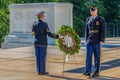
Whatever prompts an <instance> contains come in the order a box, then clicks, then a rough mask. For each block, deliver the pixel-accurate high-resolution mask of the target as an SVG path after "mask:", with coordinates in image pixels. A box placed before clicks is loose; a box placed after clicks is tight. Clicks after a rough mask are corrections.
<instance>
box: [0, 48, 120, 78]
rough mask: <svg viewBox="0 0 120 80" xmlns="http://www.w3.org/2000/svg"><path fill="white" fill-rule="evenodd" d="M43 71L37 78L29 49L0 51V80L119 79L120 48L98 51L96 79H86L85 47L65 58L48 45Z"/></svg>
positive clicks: (56, 49) (32, 49) (31, 50)
mask: <svg viewBox="0 0 120 80" xmlns="http://www.w3.org/2000/svg"><path fill="white" fill-rule="evenodd" d="M47 54H48V55H47V64H46V66H47V71H48V72H49V75H37V73H36V66H35V56H34V48H33V46H29V47H22V48H14V49H5V50H2V49H1V50H0V80H120V47H116V48H105V49H102V55H101V63H102V64H101V72H100V77H97V78H88V77H85V76H84V75H83V72H84V69H85V56H86V55H85V48H83V47H82V48H81V49H80V51H79V54H76V55H75V56H69V60H68V61H67V62H65V59H64V58H65V55H64V54H63V52H61V51H60V50H59V49H58V48H57V47H56V46H48V49H47Z"/></svg>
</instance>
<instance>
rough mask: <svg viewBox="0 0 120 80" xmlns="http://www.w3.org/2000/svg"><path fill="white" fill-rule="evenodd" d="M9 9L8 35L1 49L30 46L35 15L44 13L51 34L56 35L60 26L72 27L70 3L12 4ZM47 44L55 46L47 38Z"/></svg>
mask: <svg viewBox="0 0 120 80" xmlns="http://www.w3.org/2000/svg"><path fill="white" fill-rule="evenodd" d="M9 7H10V33H9V35H8V36H6V38H5V42H3V43H2V45H1V47H2V48H3V49H7V48H17V47H24V46H31V45H33V42H34V37H33V36H32V35H31V29H32V25H33V23H34V22H35V21H37V16H36V13H37V12H39V11H45V22H47V23H48V26H49V28H50V31H51V32H54V33H56V31H57V30H58V29H59V26H60V25H67V24H69V25H71V26H73V20H72V19H73V17H72V9H73V5H72V4H71V3H32V4H12V5H10V6H9ZM48 44H49V45H55V40H54V39H52V38H49V37H48Z"/></svg>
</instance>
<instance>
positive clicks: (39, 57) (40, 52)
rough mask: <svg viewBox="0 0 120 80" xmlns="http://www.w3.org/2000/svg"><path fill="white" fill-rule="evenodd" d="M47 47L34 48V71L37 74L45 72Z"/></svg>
mask: <svg viewBox="0 0 120 80" xmlns="http://www.w3.org/2000/svg"><path fill="white" fill-rule="evenodd" d="M46 49H47V46H35V56H36V69H37V72H38V73H44V72H46V55H47V54H46Z"/></svg>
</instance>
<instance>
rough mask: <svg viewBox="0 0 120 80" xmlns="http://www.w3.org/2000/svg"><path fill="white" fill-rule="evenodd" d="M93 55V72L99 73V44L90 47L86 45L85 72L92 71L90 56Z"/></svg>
mask: <svg viewBox="0 0 120 80" xmlns="http://www.w3.org/2000/svg"><path fill="white" fill-rule="evenodd" d="M93 53H94V65H95V66H94V70H95V71H94V72H98V73H99V69H100V44H96V45H92V44H90V43H87V55H86V72H91V69H92V54H93Z"/></svg>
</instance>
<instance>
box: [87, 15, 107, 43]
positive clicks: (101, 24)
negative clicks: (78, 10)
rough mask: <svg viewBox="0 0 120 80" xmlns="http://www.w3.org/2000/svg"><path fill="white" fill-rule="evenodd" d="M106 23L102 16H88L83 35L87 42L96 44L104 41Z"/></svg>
mask: <svg viewBox="0 0 120 80" xmlns="http://www.w3.org/2000/svg"><path fill="white" fill-rule="evenodd" d="M105 31H106V23H105V20H104V18H102V17H100V16H96V17H95V18H93V17H92V16H90V17H88V18H87V20H86V26H85V32H86V34H85V37H86V42H87V43H92V44H98V43H99V42H100V41H102V42H104V41H105Z"/></svg>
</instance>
